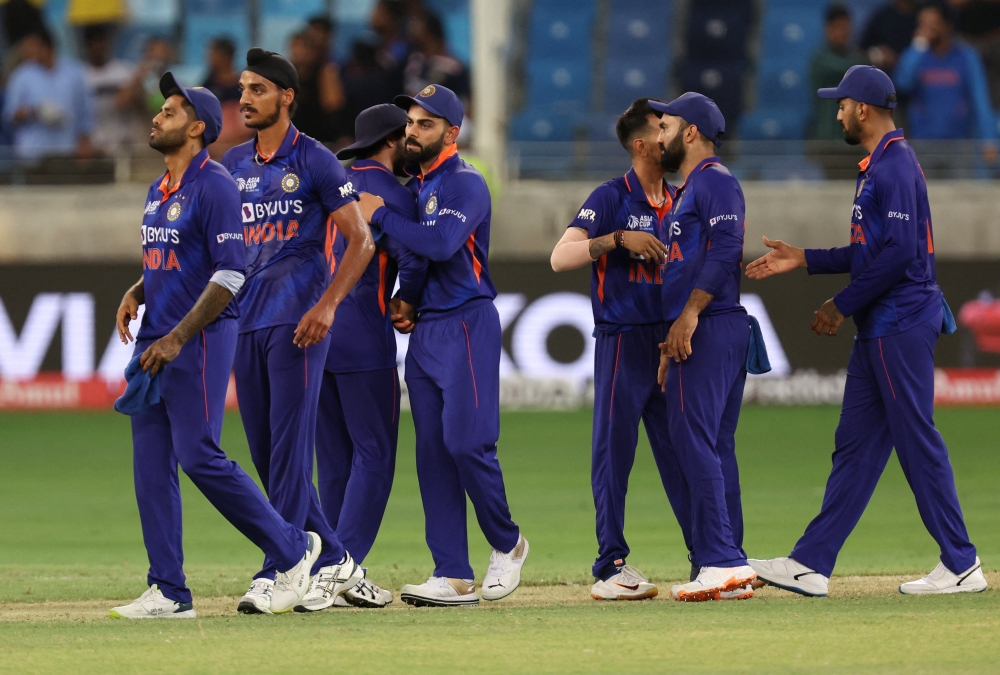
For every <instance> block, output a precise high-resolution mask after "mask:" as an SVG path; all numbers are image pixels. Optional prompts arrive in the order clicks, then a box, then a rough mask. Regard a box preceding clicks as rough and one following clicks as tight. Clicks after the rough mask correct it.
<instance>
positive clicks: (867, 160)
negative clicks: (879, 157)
mask: <svg viewBox="0 0 1000 675" xmlns="http://www.w3.org/2000/svg"><path fill="white" fill-rule="evenodd" d="M871 163H872V156H871V155H868V156H867V157H865V158H864V159H863V160H861V161H860V162H858V167H859V168H860V169H861V170H862V171H867V170H868V165H869V164H871Z"/></svg>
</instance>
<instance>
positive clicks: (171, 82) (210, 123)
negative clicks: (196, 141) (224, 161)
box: [160, 71, 222, 145]
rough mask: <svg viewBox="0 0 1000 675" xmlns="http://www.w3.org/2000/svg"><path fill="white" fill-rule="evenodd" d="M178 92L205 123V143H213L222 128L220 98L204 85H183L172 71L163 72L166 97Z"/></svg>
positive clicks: (162, 82) (161, 83) (163, 88)
mask: <svg viewBox="0 0 1000 675" xmlns="http://www.w3.org/2000/svg"><path fill="white" fill-rule="evenodd" d="M178 92H180V95H181V96H183V97H184V98H186V99H187V100H188V103H190V104H191V107H192V108H194V112H195V114H196V115H198V119H200V120H201V121H202V122H204V123H205V131H204V132H203V133H202V136H203V137H204V138H205V145H211V144H212V143H214V142H215V139H217V138H218V137H219V132H220V131H221V130H222V104H221V103H219V99H217V98H215V94H213V93H212V92H210V91H209V90H208V89H205V88H204V87H191V88H187V87H182V86H181V85H180V83H179V82H178V81H177V78H176V77H174V74H173V73H171V72H170V71H167V72H165V73H163V77H161V78H160V93H161V94H163V96H164V98H166V97H169V96H171V95H172V94H176V93H178Z"/></svg>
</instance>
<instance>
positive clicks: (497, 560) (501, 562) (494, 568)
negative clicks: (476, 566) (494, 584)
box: [486, 549, 510, 577]
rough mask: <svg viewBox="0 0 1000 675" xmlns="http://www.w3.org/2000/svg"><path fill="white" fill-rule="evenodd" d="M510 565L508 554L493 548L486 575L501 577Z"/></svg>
mask: <svg viewBox="0 0 1000 675" xmlns="http://www.w3.org/2000/svg"><path fill="white" fill-rule="evenodd" d="M509 567H510V554H509V553H504V552H502V551H498V550H496V549H493V552H492V553H490V566H489V567H488V568H487V570H486V576H488V577H502V576H504V575H505V574H507V570H508V568H509Z"/></svg>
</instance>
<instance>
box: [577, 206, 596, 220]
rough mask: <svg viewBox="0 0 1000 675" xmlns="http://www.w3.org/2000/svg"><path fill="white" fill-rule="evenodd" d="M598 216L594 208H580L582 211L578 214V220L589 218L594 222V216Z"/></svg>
mask: <svg viewBox="0 0 1000 675" xmlns="http://www.w3.org/2000/svg"><path fill="white" fill-rule="evenodd" d="M596 217H597V213H596V212H595V211H594V209H580V213H578V214H576V218H577V220H589V221H590V222H594V218H596Z"/></svg>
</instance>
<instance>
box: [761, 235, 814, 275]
mask: <svg viewBox="0 0 1000 675" xmlns="http://www.w3.org/2000/svg"><path fill="white" fill-rule="evenodd" d="M764 246H767V247H768V248H770V249H772V250H771V251H770V252H769V253H768V254H767V255H765V256H764V257H762V258H757V259H756V260H754V261H753V262H752V263H750V264H749V265H747V271H746V275H747V276H748V277H749V278H751V279H766V278H768V277H770V276H774V275H775V274H784V273H785V272H791V271H792V270H794V269H795V268H796V267H805V266H806V251H805V249H802V248H795V247H794V246H789V245H788V244H786V243H785V242H783V241H771V240H770V239H768V238H767V237H764Z"/></svg>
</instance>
